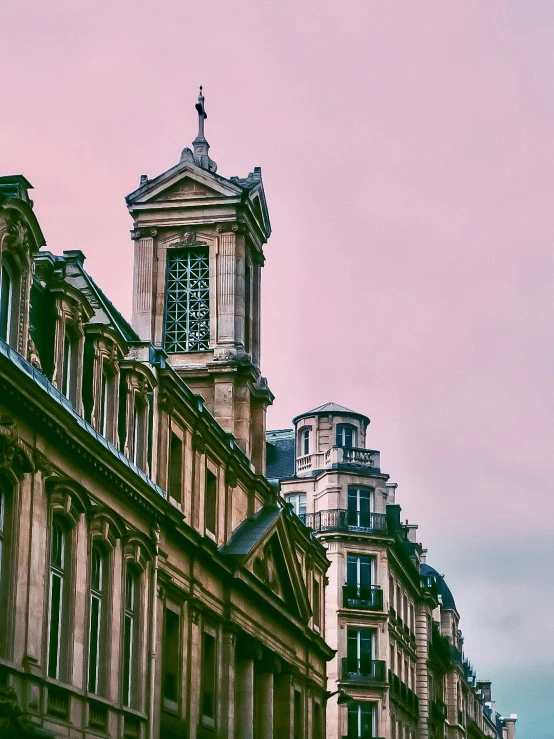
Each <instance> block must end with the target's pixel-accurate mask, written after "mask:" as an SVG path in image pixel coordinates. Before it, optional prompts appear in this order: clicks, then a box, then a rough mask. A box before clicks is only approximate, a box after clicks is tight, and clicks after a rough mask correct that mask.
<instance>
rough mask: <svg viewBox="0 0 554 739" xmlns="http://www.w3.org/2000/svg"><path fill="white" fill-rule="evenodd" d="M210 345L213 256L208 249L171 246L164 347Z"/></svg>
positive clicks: (170, 349)
mask: <svg viewBox="0 0 554 739" xmlns="http://www.w3.org/2000/svg"><path fill="white" fill-rule="evenodd" d="M209 347H210V259H209V253H208V249H207V248H206V247H199V248H194V249H170V250H169V251H168V255H167V287H166V308H165V331H164V348H165V350H166V351H167V352H169V353H170V354H172V353H175V352H198V351H205V350H206V349H209Z"/></svg>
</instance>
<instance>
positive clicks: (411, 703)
mask: <svg viewBox="0 0 554 739" xmlns="http://www.w3.org/2000/svg"><path fill="white" fill-rule="evenodd" d="M389 685H390V692H391V695H392V697H393V698H395V699H396V700H397V701H398V702H399V703H400V704H401V705H402V706H403V707H404V708H405V709H406V710H407V711H409V712H411V713H413V714H415V715H416V716H418V715H419V698H418V697H417V695H416V694H415V693H414V692H413V690H410V688H409V687H408V686H407V685H406V683H404V682H402V680H401V679H400V678H399V677H398V676H397V675H394V674H393V672H392V671H391V670H389Z"/></svg>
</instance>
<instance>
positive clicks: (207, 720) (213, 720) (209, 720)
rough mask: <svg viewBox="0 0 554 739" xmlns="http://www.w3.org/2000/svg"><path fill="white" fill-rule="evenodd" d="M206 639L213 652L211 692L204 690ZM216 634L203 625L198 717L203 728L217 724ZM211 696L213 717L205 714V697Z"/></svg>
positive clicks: (208, 626) (214, 629) (217, 656)
mask: <svg viewBox="0 0 554 739" xmlns="http://www.w3.org/2000/svg"><path fill="white" fill-rule="evenodd" d="M206 637H209V638H210V639H211V642H212V648H213V652H212V655H211V659H212V662H213V664H212V672H213V675H212V680H211V685H210V686H209V687H211V688H212V691H211V693H210V691H207V690H206V672H207V670H206V667H207V666H206ZM218 641H219V640H218V634H217V629H216V628H215V627H213V626H210V625H209V624H204V628H203V630H202V656H201V665H202V674H201V679H200V716H201V718H202V723H203V724H204V725H205V726H209V727H213V728H214V729H215V728H216V724H217V706H218V695H217V685H218V665H219V643H218ZM207 695H211V697H212V710H213V715H212V716H210V715H209V714H207V713H206V712H205V700H206V696H207Z"/></svg>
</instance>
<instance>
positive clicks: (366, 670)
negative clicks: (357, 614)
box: [346, 626, 373, 675]
mask: <svg viewBox="0 0 554 739" xmlns="http://www.w3.org/2000/svg"><path fill="white" fill-rule="evenodd" d="M372 653H373V633H372V631H371V629H366V628H357V627H350V626H349V627H348V630H347V632H346V658H347V665H348V672H353V673H358V674H362V675H370V674H371V660H372Z"/></svg>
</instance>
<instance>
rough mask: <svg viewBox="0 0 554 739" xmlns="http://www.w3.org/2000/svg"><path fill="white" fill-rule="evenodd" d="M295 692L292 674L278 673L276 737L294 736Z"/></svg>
mask: <svg viewBox="0 0 554 739" xmlns="http://www.w3.org/2000/svg"><path fill="white" fill-rule="evenodd" d="M293 693H294V691H293V681H292V675H291V674H284V675H283V674H281V675H278V676H277V678H276V680H275V733H274V739H292V738H293V736H294V733H293V732H294V708H293V706H294V695H293ZM329 736H330V735H329Z"/></svg>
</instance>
